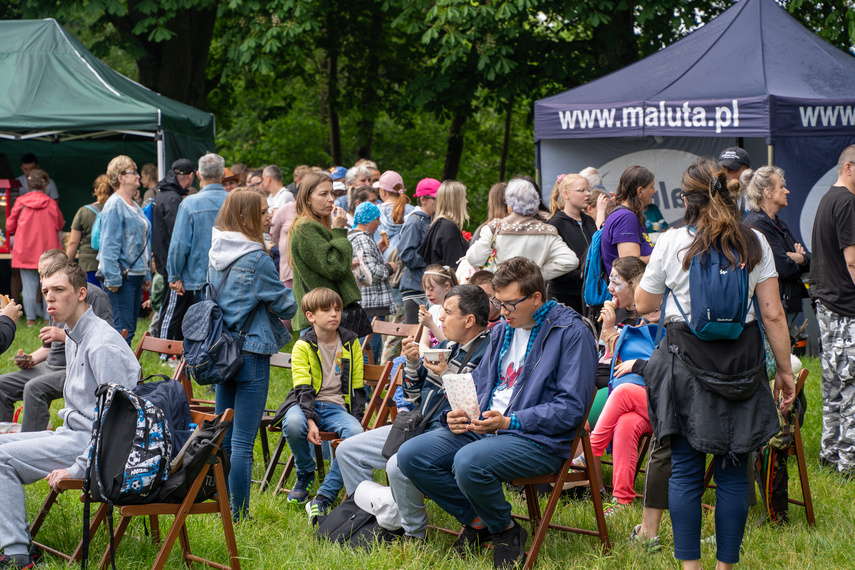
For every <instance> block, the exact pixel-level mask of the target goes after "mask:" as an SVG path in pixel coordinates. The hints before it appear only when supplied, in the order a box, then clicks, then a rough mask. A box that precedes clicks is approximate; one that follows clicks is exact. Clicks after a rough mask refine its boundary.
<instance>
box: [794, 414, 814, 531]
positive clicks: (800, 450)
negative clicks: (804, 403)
mask: <svg viewBox="0 0 855 570" xmlns="http://www.w3.org/2000/svg"><path fill="white" fill-rule="evenodd" d="M794 413H795V412H794ZM793 444H794V445H795V448H796V461H797V462H798V468H799V481H800V482H801V485H802V498H803V499H804V507H805V516H806V517H807V522H808V526H816V519H815V518H814V513H813V499H812V498H811V495H810V483H808V472H807V462H806V461H805V448H804V445H803V444H802V430H801V426H800V425H799V419H798V417H796V429H795V433H794V441H793Z"/></svg>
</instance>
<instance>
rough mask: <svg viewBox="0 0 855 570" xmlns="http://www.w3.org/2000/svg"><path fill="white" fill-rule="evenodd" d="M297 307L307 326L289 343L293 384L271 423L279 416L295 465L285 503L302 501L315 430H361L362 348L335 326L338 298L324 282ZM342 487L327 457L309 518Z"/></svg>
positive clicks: (345, 433) (310, 475)
mask: <svg viewBox="0 0 855 570" xmlns="http://www.w3.org/2000/svg"><path fill="white" fill-rule="evenodd" d="M300 310H302V311H303V312H304V313H305V315H306V318H307V319H308V321H309V322H310V323H312V328H310V329H308V330H307V331H306V332H305V333H304V334H303V336H302V337H301V338H300V340H298V341H297V343H296V344H295V345H294V349H293V352H292V355H291V377H292V379H293V382H294V388H293V389H292V390H291V392H290V393H289V394H288V397H287V398H286V399H285V402H284V403H283V404H282V405H281V406H280V407H279V410H278V412H277V414H276V418H274V424H276V423H277V422H278V420H279V419H281V418H282V417H283V416H284V418H285V422H284V424H283V426H282V433H283V434H284V437H286V438H287V440H288V447H289V448H290V449H291V453H293V454H294V460H295V462H296V466H297V482H296V483H295V484H294V488H293V489H292V490H291V492H290V493H289V494H288V502H290V503H299V504H302V503H305V502H306V501H307V500H308V498H309V488H310V487H311V485H312V483H313V482H314V480H315V462H314V459H312V453H311V448H310V446H309V444H310V443H311V444H314V445H320V443H321V437H320V431H332V432H335V433H336V434H337V435H338V437H340V438H348V437H350V436H352V435H356V434H358V433H362V426H361V425H360V420H361V418H362V414H363V412H364V411H365V390H364V389H363V385H362V374H363V362H362V347H361V345H360V344H359V339H358V338H357V337H356V334H354V333H353V332H351V331H349V330H347V329H345V328H342V327H340V326H339V323H340V322H341V314H342V300H341V297H339V295H338V293H336V292H335V291H333V290H331V289H327V288H326V287H318V288H316V289H313V290H312V291H310V292H309V293H307V294H306V295H305V296H304V297H303V300H302V302H301V304H300ZM342 486H343V483H342V478H341V472H340V471H339V467H338V462H337V461H336V460H335V459H333V460H332V463H331V464H330V471H329V473H328V474H327V476H326V478H325V479H324V482H323V484H322V485H321V487H320V488H319V489H318V494H317V496H316V497H315V498H314V499H313V500H312V501H311V502H310V503H309V504H307V505H306V512H308V513H309V522H310V523H312V522H314V521H315V519H316V518H317V517H318V516H320V515H325V514H328V513H329V511H330V509H331V508H332V504H333V502H334V501H335V499H336V496H337V495H338V492H339V491H340V490H341V488H342Z"/></svg>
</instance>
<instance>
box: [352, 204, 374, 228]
mask: <svg viewBox="0 0 855 570" xmlns="http://www.w3.org/2000/svg"><path fill="white" fill-rule="evenodd" d="M379 217H380V208H378V207H377V205H376V204H374V203H373V202H363V203H361V204H360V205H358V206H357V207H356V211H355V212H354V213H353V221H354V222H356V223H357V224H370V223H371V222H373V221H374V220H376V219H377V218H379Z"/></svg>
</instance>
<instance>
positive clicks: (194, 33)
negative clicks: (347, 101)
mask: <svg viewBox="0 0 855 570" xmlns="http://www.w3.org/2000/svg"><path fill="white" fill-rule="evenodd" d="M137 13H138V12H137ZM216 21H217V8H216V6H214V7H211V8H207V9H202V10H193V11H190V10H182V11H180V12H178V13H177V14H176V17H175V18H173V19H172V20H170V22H169V24H168V26H167V27H168V28H169V30H170V31H172V32H175V36H173V37H172V38H171V39H169V40H166V41H163V42H155V41H149V40H148V39H147V38H146V37H144V36H142V37H138V39H137V44H138V45H139V47H140V48H142V50H143V52H144V54H145V55H143V56H142V57H141V58H140V59H139V60H138V61H137V65H138V67H139V72H140V83H142V84H143V85H145V86H146V87H148V88H149V89H152V90H153V91H156V92H158V93H160V94H161V95H164V96H166V97H169V98H171V99H175V100H176V101H180V102H182V103H185V104H187V105H190V106H193V107H196V108H198V109H204V108H205V101H206V98H207V96H208V93H207V88H206V78H205V70H206V68H207V63H208V53H209V52H210V49H211V39H212V38H213V35H214V24H215V23H216ZM125 22H126V23H125V24H124V25H121V24H118V23H117V28H118V29H120V30H122V31H124V33H127V34H130V30H131V29H133V26H134V24H135V23H134V22H131V21H128V19H127V18H126V19H125ZM124 28H130V29H127V30H124Z"/></svg>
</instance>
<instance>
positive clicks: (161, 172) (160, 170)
mask: <svg viewBox="0 0 855 570" xmlns="http://www.w3.org/2000/svg"><path fill="white" fill-rule="evenodd" d="M160 120H161V113H160V109H158V110H157V133H156V134H155V140H156V141H157V179H158V180H163V179H164V178H166V149H165V148H163V129H162V128H161V123H160Z"/></svg>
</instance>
